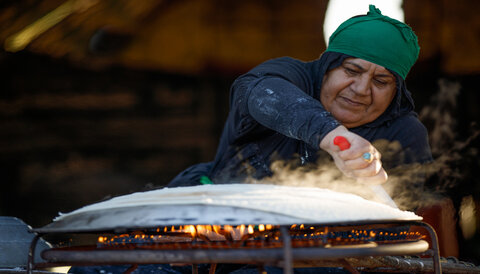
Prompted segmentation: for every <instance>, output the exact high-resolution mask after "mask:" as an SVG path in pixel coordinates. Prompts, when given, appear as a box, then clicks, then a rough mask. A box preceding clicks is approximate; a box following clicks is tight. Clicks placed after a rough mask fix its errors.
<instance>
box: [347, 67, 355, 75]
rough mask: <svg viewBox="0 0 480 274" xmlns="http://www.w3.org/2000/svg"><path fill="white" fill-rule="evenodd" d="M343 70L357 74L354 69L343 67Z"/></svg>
mask: <svg viewBox="0 0 480 274" xmlns="http://www.w3.org/2000/svg"><path fill="white" fill-rule="evenodd" d="M345 71H346V72H347V73H348V74H350V75H357V74H358V71H356V70H354V69H351V68H347V67H346V68H345Z"/></svg>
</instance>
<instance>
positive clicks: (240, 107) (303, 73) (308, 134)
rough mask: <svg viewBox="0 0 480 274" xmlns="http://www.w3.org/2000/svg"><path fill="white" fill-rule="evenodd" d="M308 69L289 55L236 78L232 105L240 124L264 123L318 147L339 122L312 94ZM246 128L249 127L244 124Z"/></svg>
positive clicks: (312, 89) (312, 88) (270, 127)
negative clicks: (289, 57)
mask: <svg viewBox="0 0 480 274" xmlns="http://www.w3.org/2000/svg"><path fill="white" fill-rule="evenodd" d="M314 92H319V91H315V90H314V86H313V83H312V80H311V76H309V74H308V71H307V70H306V69H305V68H304V67H302V66H301V64H299V63H297V62H295V61H294V60H291V59H280V60H274V61H270V62H266V63H264V64H262V65H260V66H258V67H256V68H255V69H253V70H251V71H250V72H249V73H247V74H246V75H244V76H242V77H240V78H239V79H237V80H236V81H235V83H234V85H233V86H232V93H231V108H232V109H235V110H236V111H237V112H238V115H239V119H240V120H241V122H240V123H239V126H240V128H239V129H238V131H239V132H240V131H242V132H244V129H245V127H246V126H245V125H247V124H249V123H250V124H251V123H252V122H257V123H259V124H261V125H262V126H264V127H267V128H269V129H272V130H274V131H277V132H279V133H281V134H283V135H285V136H288V137H290V138H295V139H298V140H302V141H304V142H306V143H308V144H309V145H310V146H312V147H314V148H317V149H318V145H319V143H320V141H321V140H322V139H323V137H324V136H325V135H326V134H327V133H328V132H330V131H331V130H333V129H335V128H336V127H338V126H339V125H340V124H339V123H338V122H337V121H336V120H335V119H334V118H333V116H332V115H331V114H330V113H329V112H327V111H326V110H325V108H324V107H323V106H322V104H321V103H320V101H318V100H317V99H314V98H313V97H312V95H313V94H314ZM247 128H248V127H247Z"/></svg>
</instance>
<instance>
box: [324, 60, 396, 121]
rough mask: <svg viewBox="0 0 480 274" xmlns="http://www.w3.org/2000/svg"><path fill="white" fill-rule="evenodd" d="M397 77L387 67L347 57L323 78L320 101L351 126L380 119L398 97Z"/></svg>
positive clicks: (340, 119) (338, 118)
mask: <svg viewBox="0 0 480 274" xmlns="http://www.w3.org/2000/svg"><path fill="white" fill-rule="evenodd" d="M395 92H396V83H395V76H394V75H393V74H392V73H390V72H389V71H388V70H387V69H386V68H384V67H382V66H379V65H377V64H374V63H371V62H368V61H365V60H363V59H359V58H347V59H345V61H343V64H342V65H341V66H339V67H337V68H334V69H332V70H330V71H328V72H327V73H326V74H325V76H324V77H323V83H322V90H321V94H320V101H321V102H322V105H323V106H324V107H325V109H326V110H327V111H329V112H330V113H332V115H333V117H335V119H337V120H338V121H339V122H340V123H341V124H343V125H344V126H345V127H347V128H353V127H357V126H361V125H364V124H366V123H369V122H371V121H373V120H375V119H377V118H378V117H379V116H380V115H381V114H382V113H383V112H384V111H385V110H386V109H387V107H388V106H389V105H390V103H391V102H392V100H393V97H394V96H395Z"/></svg>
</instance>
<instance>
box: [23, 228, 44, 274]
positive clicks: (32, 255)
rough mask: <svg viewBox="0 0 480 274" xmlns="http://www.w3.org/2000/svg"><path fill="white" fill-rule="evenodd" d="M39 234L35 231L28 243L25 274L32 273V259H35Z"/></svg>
mask: <svg viewBox="0 0 480 274" xmlns="http://www.w3.org/2000/svg"><path fill="white" fill-rule="evenodd" d="M40 236H41V235H40V234H37V233H35V237H33V240H32V242H31V243H30V248H29V249H28V261H27V271H26V273H27V274H32V273H33V267H34V264H35V262H34V259H35V248H36V247H37V242H38V240H39V239H40Z"/></svg>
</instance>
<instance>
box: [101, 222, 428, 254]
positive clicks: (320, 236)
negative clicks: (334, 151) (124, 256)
mask: <svg viewBox="0 0 480 274" xmlns="http://www.w3.org/2000/svg"><path fill="white" fill-rule="evenodd" d="M289 234H290V237H291V238H292V245H295V246H305V247H308V246H318V245H323V246H329V245H339V244H351V243H365V242H372V241H374V242H388V241H397V240H400V241H401V240H406V241H410V240H418V239H422V238H424V236H423V235H422V234H420V233H419V232H412V231H408V230H406V231H394V232H392V231H389V230H388V229H387V230H383V229H370V228H369V229H368V230H367V229H357V228H353V229H352V228H335V227H329V226H312V225H308V226H305V225H304V224H301V225H296V224H294V225H292V226H290V230H289ZM280 236H281V233H280V226H278V225H272V224H258V225H252V224H249V225H246V224H241V225H237V226H233V225H180V226H164V227H157V228H153V229H145V230H142V231H133V232H131V233H129V234H120V235H114V236H109V237H107V236H100V237H98V239H97V245H99V246H105V247H107V246H125V247H126V246H128V245H131V244H134V245H137V246H147V247H148V246H151V247H158V248H160V246H161V245H165V244H170V248H175V246H176V245H178V244H179V243H191V244H192V245H194V244H202V243H204V244H205V243H208V244H213V245H214V246H215V245H219V246H221V245H225V244H227V245H228V246H230V247H237V248H238V247H242V246H248V245H251V244H252V243H257V244H259V245H261V246H262V247H263V246H265V245H269V246H272V247H281V241H282V240H281V239H282V237H280ZM247 243H250V244H247ZM171 245H173V247H172V246H171Z"/></svg>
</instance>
